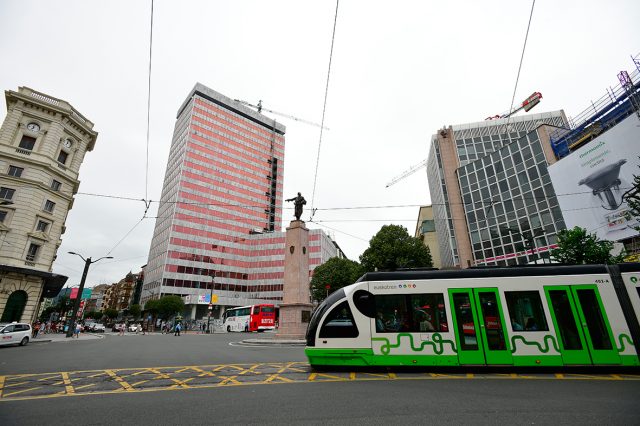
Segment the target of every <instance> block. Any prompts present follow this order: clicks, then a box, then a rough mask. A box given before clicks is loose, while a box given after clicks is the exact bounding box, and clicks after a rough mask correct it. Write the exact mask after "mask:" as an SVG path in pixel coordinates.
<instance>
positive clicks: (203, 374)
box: [192, 367, 216, 377]
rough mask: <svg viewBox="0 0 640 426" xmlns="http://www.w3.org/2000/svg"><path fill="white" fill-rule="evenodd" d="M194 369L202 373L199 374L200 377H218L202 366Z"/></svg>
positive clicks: (193, 368)
mask: <svg viewBox="0 0 640 426" xmlns="http://www.w3.org/2000/svg"><path fill="white" fill-rule="evenodd" d="M192 370H193V371H196V372H198V373H200V374H198V377H205V376H209V377H216V375H215V374H213V373H212V372H210V371H204V370H203V369H202V368H198V367H192Z"/></svg>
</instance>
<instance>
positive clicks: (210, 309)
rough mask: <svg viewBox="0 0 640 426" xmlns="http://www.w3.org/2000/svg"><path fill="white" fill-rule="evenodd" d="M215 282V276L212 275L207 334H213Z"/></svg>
mask: <svg viewBox="0 0 640 426" xmlns="http://www.w3.org/2000/svg"><path fill="white" fill-rule="evenodd" d="M214 282H215V278H214V277H211V292H210V293H209V306H207V308H208V311H209V312H208V316H207V334H211V312H212V310H213V283H214Z"/></svg>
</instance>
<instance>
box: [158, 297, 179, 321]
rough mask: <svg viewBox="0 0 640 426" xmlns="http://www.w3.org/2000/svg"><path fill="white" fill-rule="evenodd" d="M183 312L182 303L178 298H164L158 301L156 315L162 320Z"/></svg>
mask: <svg viewBox="0 0 640 426" xmlns="http://www.w3.org/2000/svg"><path fill="white" fill-rule="evenodd" d="M183 310H184V302H183V301H182V298H181V297H180V296H174V295H171V296H164V297H161V298H160V300H159V301H158V313H159V314H160V316H161V317H162V318H164V319H168V318H169V317H171V316H173V315H175V314H179V313H181V312H182V311H183Z"/></svg>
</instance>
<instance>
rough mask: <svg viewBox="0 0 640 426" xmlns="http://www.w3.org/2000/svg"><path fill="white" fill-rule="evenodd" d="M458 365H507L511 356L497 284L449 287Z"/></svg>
mask: <svg viewBox="0 0 640 426" xmlns="http://www.w3.org/2000/svg"><path fill="white" fill-rule="evenodd" d="M449 299H450V302H451V306H452V307H453V322H454V330H455V333H456V346H457V348H458V362H459V363H460V364H461V365H481V364H490V365H496V364H500V365H511V364H513V360H512V357H511V350H510V347H509V341H508V336H507V333H506V330H505V327H504V315H503V313H502V306H501V305H500V298H499V297H498V289H497V288H474V289H467V288H464V289H462V288H458V289H450V290H449Z"/></svg>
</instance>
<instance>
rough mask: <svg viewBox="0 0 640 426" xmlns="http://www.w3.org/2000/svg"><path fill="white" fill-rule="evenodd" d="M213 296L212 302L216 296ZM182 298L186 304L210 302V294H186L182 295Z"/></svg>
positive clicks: (215, 299)
mask: <svg viewBox="0 0 640 426" xmlns="http://www.w3.org/2000/svg"><path fill="white" fill-rule="evenodd" d="M213 296H214V297H213V303H216V302H217V301H218V297H217V296H216V295H215V294H214V295H213ZM182 299H183V301H184V303H185V304H186V305H208V304H209V303H211V295H210V294H188V295H186V296H183V298H182Z"/></svg>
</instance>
